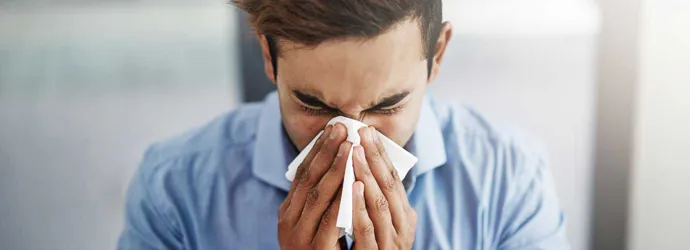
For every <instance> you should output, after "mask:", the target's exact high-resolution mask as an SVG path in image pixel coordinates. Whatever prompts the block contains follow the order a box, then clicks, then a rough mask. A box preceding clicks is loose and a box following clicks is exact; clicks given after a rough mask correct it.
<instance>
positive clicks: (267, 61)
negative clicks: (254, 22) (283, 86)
mask: <svg viewBox="0 0 690 250" xmlns="http://www.w3.org/2000/svg"><path fill="white" fill-rule="evenodd" d="M256 38H257V39H258V40H259V43H260V44H261V54H262V55H263V58H264V73H265V74H266V77H267V78H268V79H269V80H271V82H272V83H273V84H276V78H275V75H274V74H273V63H272V61H271V51H270V49H269V47H268V40H266V36H264V35H261V34H259V35H257V36H256Z"/></svg>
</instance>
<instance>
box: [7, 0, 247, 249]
mask: <svg viewBox="0 0 690 250" xmlns="http://www.w3.org/2000/svg"><path fill="white" fill-rule="evenodd" d="M232 15H233V12H232V11H229V7H228V6H226V5H225V3H224V2H223V1H220V2H217V3H215V4H191V5H190V4H188V5H181V4H177V5H170V4H169V3H165V4H160V3H159V4H155V5H154V4H151V5H142V4H134V3H129V4H79V5H66V6H63V5H56V6H51V7H50V8H48V7H41V6H15V7H11V8H1V9H0V249H12V250H13V249H65V250H82V249H83V250H92V249H113V248H114V246H115V242H116V240H117V237H118V236H119V233H120V230H121V229H122V225H123V220H122V217H123V211H122V210H123V207H124V205H123V204H124V194H125V190H126V188H127V185H128V182H129V179H130V177H131V176H132V173H133V171H134V169H135V168H136V167H137V164H138V162H139V160H140V159H141V156H142V154H143V152H144V150H145V148H146V146H147V145H148V144H150V143H151V142H154V141H156V140H160V139H163V138H166V137H170V136H172V135H174V134H178V133H180V132H181V131H184V130H187V129H189V128H192V127H194V126H198V125H201V124H203V123H204V122H206V121H208V120H209V119H211V118H213V117H215V116H217V115H220V114H222V113H223V112H224V111H226V110H229V109H230V108H231V107H233V106H235V105H236V104H237V103H238V98H237V93H238V91H236V86H235V83H236V80H235V78H234V77H235V76H236V74H237V70H236V69H235V64H233V63H232V61H231V60H233V59H234V58H233V56H234V54H235V48H234V46H233V44H232V42H233V41H232V40H231V39H230V37H229V34H230V33H232V32H233V31H234V29H235V27H234V26H233V24H234V22H233V21H234V19H233V16H232ZM231 58H233V59H231Z"/></svg>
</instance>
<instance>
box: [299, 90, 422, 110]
mask: <svg viewBox="0 0 690 250" xmlns="http://www.w3.org/2000/svg"><path fill="white" fill-rule="evenodd" d="M292 92H293V93H294V94H295V97H297V99H299V100H300V101H301V102H303V103H304V104H307V105H310V106H314V107H320V108H325V109H330V110H334V111H338V109H336V108H333V107H331V106H328V105H327V104H326V103H324V102H323V101H321V99H319V98H318V97H316V96H313V95H310V94H307V93H302V92H299V91H297V90H293V91H292ZM408 95H410V91H403V92H401V93H398V94H394V95H391V96H388V97H385V98H383V99H381V100H380V101H378V102H375V103H373V104H371V107H370V108H368V109H366V110H375V109H382V108H386V107H390V106H393V105H395V104H398V103H399V102H400V101H402V100H403V99H405V97H407V96H408Z"/></svg>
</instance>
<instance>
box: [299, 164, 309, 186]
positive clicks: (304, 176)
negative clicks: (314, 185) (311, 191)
mask: <svg viewBox="0 0 690 250" xmlns="http://www.w3.org/2000/svg"><path fill="white" fill-rule="evenodd" d="M309 172H311V171H310V170H309V168H308V167H307V168H306V169H305V170H302V172H300V175H299V177H298V178H299V184H300V185H307V184H308V183H309Z"/></svg>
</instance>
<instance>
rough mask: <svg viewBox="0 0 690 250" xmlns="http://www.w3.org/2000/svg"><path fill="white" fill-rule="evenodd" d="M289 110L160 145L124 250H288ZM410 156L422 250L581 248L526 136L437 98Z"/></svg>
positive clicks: (216, 125) (256, 113)
mask: <svg viewBox="0 0 690 250" xmlns="http://www.w3.org/2000/svg"><path fill="white" fill-rule="evenodd" d="M278 105H279V104H278V97H277V95H276V94H275V93H273V94H271V95H269V96H268V97H267V98H266V100H265V101H264V102H263V103H261V104H249V105H244V106H242V107H241V108H239V109H237V110H235V111H232V112H230V113H228V114H226V115H223V116H221V117H219V118H217V119H216V120H215V121H212V122H211V123H209V124H208V125H206V126H204V127H201V128H199V129H196V130H193V131H191V132H188V133H186V134H183V135H181V136H178V137H176V138H174V139H171V140H168V141H165V142H161V143H156V144H154V145H153V146H151V147H150V149H149V150H148V151H147V152H146V155H145V157H144V159H143V162H142V163H141V166H140V167H139V169H138V171H137V173H136V174H135V176H134V178H133V179H132V181H131V184H130V189H129V193H128V195H127V201H126V209H125V210H126V215H125V217H126V218H125V220H126V223H125V229H124V231H123V232H122V235H121V237H120V240H119V246H118V249H279V246H278V235H277V232H278V230H277V220H278V207H279V206H280V204H281V203H282V202H283V199H284V198H285V196H286V195H287V191H288V189H289V187H290V182H288V180H286V179H285V171H286V170H287V165H288V163H289V162H290V161H291V160H292V159H293V158H294V157H295V156H296V152H294V149H293V148H292V147H291V146H290V144H289V141H287V139H286V135H285V133H284V132H283V129H282V122H281V116H280V110H279V106H278ZM407 149H408V150H409V151H410V152H412V153H413V154H414V155H416V156H417V157H418V158H419V162H418V163H417V165H415V167H413V168H412V170H411V171H410V173H409V174H408V176H407V177H406V178H405V179H404V180H403V183H404V185H405V187H406V189H407V193H408V198H409V201H410V204H411V205H412V207H414V209H415V210H416V211H417V214H418V217H419V219H418V225H417V231H416V235H415V241H414V249H425V250H426V249H477V250H479V249H570V247H569V244H568V242H567V240H566V238H565V234H564V227H565V220H564V216H563V212H562V210H561V208H560V206H559V204H558V198H557V195H556V192H555V189H554V185H553V180H552V177H551V174H550V172H549V169H548V167H547V161H546V158H545V157H544V155H545V154H543V150H542V149H541V147H540V146H537V144H534V143H532V142H530V140H529V139H528V138H525V137H524V136H521V135H520V133H515V132H512V130H507V129H503V128H499V127H497V126H496V125H494V124H492V123H490V122H488V121H487V120H486V119H485V118H483V117H482V116H480V115H479V114H477V113H476V112H474V111H472V110H470V109H467V108H458V107H451V106H450V105H447V104H443V103H440V102H438V101H435V100H433V99H432V98H430V97H426V98H425V100H424V102H423V106H422V109H421V113H420V118H419V122H418V124H417V127H416V130H415V133H414V135H413V137H412V140H411V142H410V143H409V144H408V147H407Z"/></svg>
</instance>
